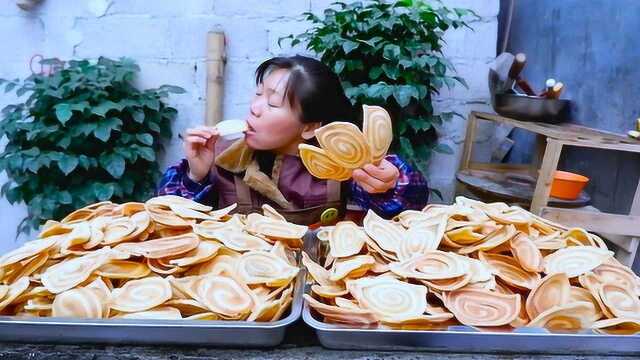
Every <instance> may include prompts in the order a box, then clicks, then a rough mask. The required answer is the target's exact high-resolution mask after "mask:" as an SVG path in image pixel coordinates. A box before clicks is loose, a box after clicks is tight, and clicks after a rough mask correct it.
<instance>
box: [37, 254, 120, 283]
mask: <svg viewBox="0 0 640 360" xmlns="http://www.w3.org/2000/svg"><path fill="white" fill-rule="evenodd" d="M110 255H111V249H108V248H104V249H101V250H98V251H96V252H93V253H91V254H89V255H84V256H81V257H77V258H75V259H71V260H69V261H65V262H61V263H58V264H56V265H53V266H51V267H50V268H48V269H47V270H46V271H45V272H44V273H43V274H42V278H41V281H42V285H44V287H46V288H47V290H49V292H51V293H53V294H58V293H61V292H63V291H66V290H69V289H71V288H73V287H75V286H77V285H78V284H80V283H82V282H83V281H85V280H87V279H88V278H89V276H91V274H92V273H93V272H94V271H95V270H96V269H98V268H99V267H101V266H102V265H104V264H105V263H107V262H108V261H109V260H110Z"/></svg>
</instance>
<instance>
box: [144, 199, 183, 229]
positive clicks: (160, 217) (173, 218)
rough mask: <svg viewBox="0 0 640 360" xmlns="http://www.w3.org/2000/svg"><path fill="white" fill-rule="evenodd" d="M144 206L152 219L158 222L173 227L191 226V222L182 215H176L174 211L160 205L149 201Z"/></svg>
mask: <svg viewBox="0 0 640 360" xmlns="http://www.w3.org/2000/svg"><path fill="white" fill-rule="evenodd" d="M144 208H145V209H146V210H147V212H148V213H149V216H150V217H151V219H153V221H154V222H156V223H158V224H162V225H165V226H168V227H172V228H187V227H189V226H190V224H189V222H187V221H186V220H185V219H183V218H181V217H180V216H178V215H176V214H175V213H174V212H173V211H171V210H167V209H165V208H163V207H162V206H159V205H153V204H150V203H149V202H147V203H146V204H145V205H144Z"/></svg>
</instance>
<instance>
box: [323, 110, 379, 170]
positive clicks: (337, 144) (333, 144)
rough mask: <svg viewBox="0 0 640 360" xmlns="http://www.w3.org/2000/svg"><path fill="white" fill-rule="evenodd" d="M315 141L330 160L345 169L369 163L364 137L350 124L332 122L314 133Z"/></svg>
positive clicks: (369, 152)
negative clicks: (316, 140)
mask: <svg viewBox="0 0 640 360" xmlns="http://www.w3.org/2000/svg"><path fill="white" fill-rule="evenodd" d="M315 135H316V139H318V143H320V146H321V147H322V149H324V150H325V151H326V152H327V154H328V155H329V156H330V157H331V159H332V160H333V161H334V162H335V163H337V164H338V165H340V166H342V167H345V168H347V169H357V168H360V167H362V166H363V165H365V164H368V163H370V162H371V150H370V149H369V144H367V140H366V139H365V137H364V135H363V134H362V132H361V131H360V129H358V127H357V126H355V125H354V124H352V123H348V122H340V121H336V122H332V123H330V124H328V125H325V126H323V127H321V128H319V129H318V130H316V131H315Z"/></svg>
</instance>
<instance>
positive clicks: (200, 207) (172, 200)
mask: <svg viewBox="0 0 640 360" xmlns="http://www.w3.org/2000/svg"><path fill="white" fill-rule="evenodd" d="M145 204H149V205H155V206H161V207H165V208H168V207H170V206H171V205H178V206H182V207H185V208H188V209H192V210H196V211H202V212H208V211H211V210H212V209H213V208H212V207H211V206H208V205H204V204H201V203H199V202H197V201H193V200H191V199H187V198H184V197H182V196H177V195H162V196H157V197H154V198H151V199H149V200H147V202H146V203H145Z"/></svg>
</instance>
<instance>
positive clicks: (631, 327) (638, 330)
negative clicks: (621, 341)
mask: <svg viewBox="0 0 640 360" xmlns="http://www.w3.org/2000/svg"><path fill="white" fill-rule="evenodd" d="M591 328H592V329H593V330H594V331H595V332H597V333H600V334H607V335H635V334H640V319H637V318H635V319H634V318H613V319H605V320H600V321H596V322H594V323H593V325H592V326H591Z"/></svg>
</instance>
